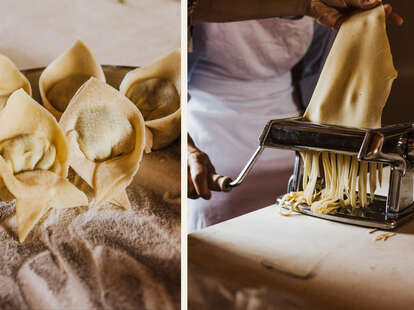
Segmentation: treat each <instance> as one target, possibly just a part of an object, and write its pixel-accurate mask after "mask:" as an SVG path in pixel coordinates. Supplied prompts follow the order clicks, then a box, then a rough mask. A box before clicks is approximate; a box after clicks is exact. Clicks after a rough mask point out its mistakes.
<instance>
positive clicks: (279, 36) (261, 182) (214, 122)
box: [188, 17, 313, 232]
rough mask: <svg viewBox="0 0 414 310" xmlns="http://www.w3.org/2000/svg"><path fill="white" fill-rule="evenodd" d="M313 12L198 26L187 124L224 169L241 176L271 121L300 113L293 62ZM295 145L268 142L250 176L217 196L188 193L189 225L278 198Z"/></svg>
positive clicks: (303, 46) (309, 32)
mask: <svg viewBox="0 0 414 310" xmlns="http://www.w3.org/2000/svg"><path fill="white" fill-rule="evenodd" d="M312 36H313V20H312V19H310V18H307V17H305V18H302V19H300V20H288V19H281V18H272V19H264V20H255V21H243V22H233V23H205V24H199V25H196V27H195V29H194V51H195V52H196V53H197V55H198V56H199V60H198V62H197V64H196V65H195V68H194V70H193V71H192V75H191V80H190V85H189V93H190V95H191V99H190V101H189V104H188V131H189V134H190V135H191V137H192V138H193V140H194V142H195V144H196V145H197V146H198V147H199V148H200V149H201V150H202V151H204V152H205V153H207V154H208V155H209V157H210V159H211V162H212V163H213V165H214V166H215V168H216V171H217V173H218V174H222V175H227V176H230V177H232V178H235V177H236V176H237V175H238V174H239V172H240V171H241V170H242V168H243V167H244V166H245V164H246V163H247V161H248V159H249V158H250V156H251V155H252V154H253V153H254V151H255V150H256V148H257V147H258V143H259V136H260V134H261V132H262V130H263V128H264V126H265V124H266V122H267V121H269V120H271V119H277V118H285V117H291V116H296V115H298V112H299V110H298V107H297V104H296V103H295V99H294V97H295V96H294V89H293V85H292V77H291V69H292V67H293V66H294V65H295V64H296V63H298V62H299V61H300V59H301V58H302V57H303V56H304V54H305V52H306V50H307V49H308V47H309V45H310V43H311V41H312ZM293 159H294V153H293V152H290V151H282V150H275V149H272V150H265V151H264V152H263V154H262V155H261V157H260V159H259V161H258V162H257V163H256V165H255V166H254V167H253V171H252V172H251V173H250V174H249V175H248V176H247V178H246V179H245V181H244V183H242V184H241V185H239V187H236V188H234V189H233V190H232V191H231V192H230V193H217V192H212V198H211V200H203V199H197V200H191V199H189V200H188V230H189V232H192V231H194V230H198V229H201V228H203V227H206V226H209V225H212V224H215V223H218V222H221V221H224V220H227V219H230V218H232V217H235V216H239V215H242V214H244V213H247V212H251V211H254V210H257V209H259V208H262V207H265V206H267V205H269V204H272V203H274V201H275V199H276V197H277V196H278V195H280V194H282V193H285V192H286V187H287V181H288V179H289V176H290V175H291V173H292V166H293Z"/></svg>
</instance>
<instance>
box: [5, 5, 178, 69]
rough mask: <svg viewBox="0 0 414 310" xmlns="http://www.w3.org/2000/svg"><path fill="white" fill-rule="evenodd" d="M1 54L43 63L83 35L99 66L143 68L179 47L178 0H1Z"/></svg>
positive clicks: (20, 62) (21, 62)
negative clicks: (123, 2) (120, 1)
mask: <svg viewBox="0 0 414 310" xmlns="http://www.w3.org/2000/svg"><path fill="white" fill-rule="evenodd" d="M0 19H1V22H0V53H2V54H4V55H6V56H8V57H9V58H10V59H12V60H13V62H14V63H15V64H16V65H17V66H18V67H19V68H20V69H28V68H33V67H39V66H46V65H48V64H49V63H50V62H51V61H52V60H53V59H55V58H56V57H57V56H58V55H60V54H61V53H62V52H63V51H64V50H66V49H67V48H69V47H70V46H71V45H72V44H73V43H74V42H75V40H76V39H82V40H84V41H85V42H86V44H87V45H88V46H89V47H90V48H91V50H92V51H93V52H94V54H95V55H96V57H97V59H98V61H99V62H100V63H101V64H113V65H135V66H144V65H147V64H150V63H151V62H152V61H154V60H156V59H158V58H160V57H162V56H164V55H166V54H167V53H168V52H170V51H172V50H173V49H176V48H179V47H180V36H181V30H180V25H181V22H180V2H179V0H125V4H120V3H119V2H118V0H39V1H33V0H18V1H16V0H2V1H0Z"/></svg>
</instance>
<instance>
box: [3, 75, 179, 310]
mask: <svg viewBox="0 0 414 310" xmlns="http://www.w3.org/2000/svg"><path fill="white" fill-rule="evenodd" d="M128 70H131V69H128V68H117V67H105V69H104V71H105V74H106V77H107V81H108V83H109V84H111V85H113V86H114V87H116V88H117V87H118V86H119V83H120V81H121V80H122V78H123V76H124V75H125V73H126V72H127V71H128ZM40 72H41V71H40V70H31V71H28V72H26V75H27V76H28V78H29V80H30V82H31V84H32V87H33V96H34V98H35V99H36V100H37V101H38V102H40V99H39V98H40V95H39V89H38V86H37V85H38V83H37V82H38V79H39V75H40ZM180 191H181V189H180V145H179V143H177V142H176V143H174V144H172V145H171V146H169V147H168V148H165V149H163V150H160V151H156V152H152V153H150V154H145V155H144V157H143V159H142V162H141V165H140V169H139V170H138V173H137V174H136V175H135V177H134V180H133V181H132V183H131V184H130V185H129V186H128V187H127V194H128V197H129V200H130V202H131V206H132V209H131V210H128V211H124V210H122V209H120V208H117V207H115V206H114V205H112V204H110V203H106V204H104V206H103V208H102V209H101V210H98V209H96V208H90V209H89V210H88V208H86V207H83V208H73V209H67V210H51V211H49V212H48V213H47V214H46V215H45V216H44V217H43V218H42V220H41V221H40V223H39V224H38V225H37V226H36V227H35V228H34V230H33V231H32V232H31V234H30V235H29V236H28V237H27V239H26V241H25V242H24V243H23V244H20V243H19V242H18V240H17V230H16V217H15V214H16V209H15V203H14V201H13V202H12V203H9V204H6V203H0V224H1V225H0V309H2V310H3V309H10V310H15V309H42V310H43V309H52V310H55V309H59V310H60V309H79V310H81V309H88V310H89V309H148V310H152V309H157V310H158V309H167V310H168V309H179V307H180V294H181V293H180V285H181V281H180V277H181V275H180V273H181V271H180V259H181V254H180V235H181V227H180V221H181V219H180V216H181V215H180Z"/></svg>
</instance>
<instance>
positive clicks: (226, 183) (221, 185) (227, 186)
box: [211, 145, 264, 192]
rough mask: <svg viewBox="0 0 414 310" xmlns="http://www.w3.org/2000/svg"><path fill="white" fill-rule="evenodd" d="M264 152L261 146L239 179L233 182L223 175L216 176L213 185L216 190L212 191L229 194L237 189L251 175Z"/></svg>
mask: <svg viewBox="0 0 414 310" xmlns="http://www.w3.org/2000/svg"><path fill="white" fill-rule="evenodd" d="M263 150H264V146H263V145H260V146H259V147H258V148H257V149H256V151H255V152H254V154H253V155H252V157H250V159H249V161H248V162H247V165H246V166H245V167H244V168H243V170H242V171H241V172H240V174H239V175H238V177H237V178H236V179H235V180H234V181H233V180H232V179H231V178H229V177H225V176H221V175H214V176H213V184H212V186H214V188H211V189H212V190H216V189H215V188H217V189H218V190H220V191H222V192H229V191H231V190H232V188H233V187H236V186H238V185H240V184H241V183H242V182H243V181H244V179H245V178H246V176H247V175H248V174H249V172H250V170H252V168H253V166H254V164H255V163H256V161H257V159H258V158H259V156H260V154H262V152H263Z"/></svg>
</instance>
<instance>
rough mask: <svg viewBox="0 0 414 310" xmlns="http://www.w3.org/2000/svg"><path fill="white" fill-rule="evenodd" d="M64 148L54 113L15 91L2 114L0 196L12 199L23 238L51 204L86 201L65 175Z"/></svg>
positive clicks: (18, 227)
mask: <svg viewBox="0 0 414 310" xmlns="http://www.w3.org/2000/svg"><path fill="white" fill-rule="evenodd" d="M28 115H30V117H27V116H28ZM68 153H69V150H68V145H67V142H66V139H65V137H64V135H63V131H62V129H61V128H60V127H59V125H58V123H57V122H56V120H55V119H54V117H53V116H52V115H51V114H50V113H49V112H47V110H46V109H44V108H43V107H42V106H41V105H39V104H38V103H37V102H36V101H34V100H33V99H32V98H31V97H30V96H29V95H28V94H27V93H25V92H24V91H23V90H22V89H20V90H17V91H16V92H14V93H13V94H12V95H11V96H10V97H9V99H8V101H7V103H6V106H5V107H4V109H3V111H2V112H1V113H0V179H1V180H0V188H1V190H0V198H1V199H2V200H4V201H8V200H11V199H13V198H16V221H17V231H18V237H19V240H20V241H21V242H23V241H24V240H25V239H26V237H27V235H28V234H29V233H30V231H31V230H32V229H33V227H34V226H35V225H36V223H37V222H38V221H39V220H40V218H41V217H42V216H43V215H44V214H45V213H46V211H47V210H48V209H49V208H58V209H61V208H70V207H77V206H82V205H87V204H88V200H87V197H86V196H85V194H84V193H83V192H81V191H80V190H78V189H77V188H76V187H75V186H74V185H73V184H71V183H70V182H69V181H68V180H67V179H66V176H67V173H68Z"/></svg>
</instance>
